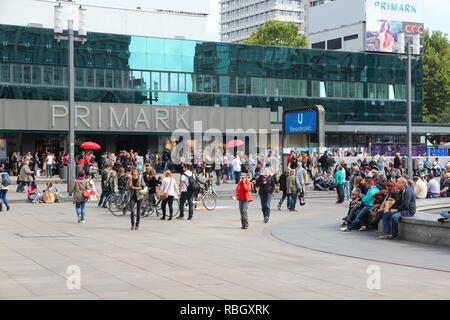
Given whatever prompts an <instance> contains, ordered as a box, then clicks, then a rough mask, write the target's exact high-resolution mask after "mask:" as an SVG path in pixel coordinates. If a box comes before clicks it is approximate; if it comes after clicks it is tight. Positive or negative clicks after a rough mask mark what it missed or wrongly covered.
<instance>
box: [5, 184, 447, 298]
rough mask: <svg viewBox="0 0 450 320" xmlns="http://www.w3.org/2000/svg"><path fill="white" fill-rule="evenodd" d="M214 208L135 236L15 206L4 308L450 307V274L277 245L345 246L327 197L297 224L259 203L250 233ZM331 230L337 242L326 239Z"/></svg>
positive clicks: (96, 217)
mask: <svg viewBox="0 0 450 320" xmlns="http://www.w3.org/2000/svg"><path fill="white" fill-rule="evenodd" d="M13 193H14V192H12V194H13ZM256 200H258V199H256ZM218 204H219V209H216V210H215V211H213V212H207V211H205V210H198V211H196V213H195V216H194V220H192V221H187V220H183V221H179V220H172V221H160V220H159V218H156V217H148V218H144V219H143V220H142V221H141V228H140V230H139V231H130V230H129V225H130V222H129V216H128V215H127V216H124V217H115V216H113V215H111V214H110V213H109V212H108V211H107V210H105V209H99V208H97V207H96V204H93V203H90V204H89V205H88V211H87V222H86V224H83V225H82V224H77V223H75V213H74V209H73V207H72V205H71V203H60V204H53V205H47V204H29V203H14V204H13V205H12V209H11V211H9V212H3V213H1V214H0V298H1V299H449V298H450V273H449V272H444V271H436V270H431V269H424V268H419V267H408V266H402V265H398V264H392V263H383V262H376V261H372V260H365V259H358V258H351V257H346V256H341V255H336V254H330V253H325V252H322V251H323V250H321V251H317V250H311V249H308V248H306V247H302V246H298V245H295V244H291V243H289V242H287V241H285V240H283V239H282V240H280V238H282V237H284V236H287V237H289V236H292V233H293V232H294V233H295V229H298V234H299V235H302V236H306V237H311V240H315V239H316V238H317V240H318V241H322V242H323V241H327V242H329V243H333V242H334V241H335V240H336V241H337V242H336V243H338V244H341V243H342V236H344V235H342V234H340V233H339V232H338V228H337V224H338V223H339V220H340V218H341V217H342V216H343V215H344V214H345V212H346V208H345V206H339V207H338V206H336V205H335V204H334V199H333V198H330V197H329V196H328V197H327V196H326V195H325V196H324V197H314V198H311V199H309V200H308V203H307V205H306V206H305V207H301V208H299V212H298V213H295V214H294V213H290V212H289V213H288V212H287V211H286V210H284V211H278V210H273V214H272V218H271V220H270V222H269V223H268V224H264V223H263V221H262V214H261V212H260V204H259V201H255V202H253V203H252V204H251V205H250V212H249V213H250V228H249V229H248V230H241V229H240V220H239V213H238V210H237V206H236V203H235V202H234V201H233V200H225V199H221V200H220V201H219V203H218ZM272 207H275V203H272ZM314 221H316V222H314ZM332 224H335V225H336V228H335V229H336V232H329V230H328V231H327V230H325V231H324V230H323V229H324V228H325V229H329V227H330V225H332ZM290 226H292V227H294V229H293V228H292V227H290ZM286 228H287V229H289V230H286V234H283V232H282V231H283V229H286ZM305 228H306V229H305ZM274 234H275V235H276V237H274ZM321 235H322V238H321ZM346 236H349V237H352V238H351V239H352V240H351V241H348V242H346V243H345V244H346V246H347V247H346V248H345V250H347V252H351V251H352V250H354V251H355V252H356V253H359V252H361V248H364V249H365V250H371V244H372V243H373V247H374V250H375V251H376V252H377V254H380V252H379V251H380V248H379V243H380V242H382V241H381V240H380V241H377V240H376V239H375V237H376V236H375V235H373V236H372V235H370V234H369V233H365V234H361V233H352V234H347V235H346ZM318 246H320V244H318ZM383 246H384V247H383V250H384V251H385V252H386V255H388V256H392V253H395V254H397V255H399V256H401V255H405V256H408V257H409V258H412V259H417V260H420V259H424V258H425V259H426V256H423V251H421V250H417V245H416V244H413V243H408V242H403V243H401V244H399V243H391V242H388V243H386V242H383ZM391 248H392V252H391V253H390V250H391ZM312 249H320V248H314V247H312ZM439 250H444V249H439ZM448 253H450V252H449V250H447V257H448ZM356 255H357V254H356ZM441 257H442V259H446V257H445V256H444V255H441ZM443 261H444V260H443ZM445 261H447V260H445ZM374 265H375V266H377V267H378V268H379V270H380V275H381V283H380V284H381V288H380V289H372V290H370V289H368V286H367V282H368V278H369V277H370V275H371V274H369V273H368V272H367V271H368V268H369V270H371V269H370V268H373V266H374ZM71 266H72V267H71ZM73 266H75V267H76V268H79V270H80V271H81V277H80V280H81V288H80V289H79V290H78V289H73V290H70V289H68V286H67V282H68V281H67V279H68V277H70V274H69V273H67V271H68V268H73ZM437 269H439V268H437ZM69 270H72V269H69ZM69 287H70V286H69Z"/></svg>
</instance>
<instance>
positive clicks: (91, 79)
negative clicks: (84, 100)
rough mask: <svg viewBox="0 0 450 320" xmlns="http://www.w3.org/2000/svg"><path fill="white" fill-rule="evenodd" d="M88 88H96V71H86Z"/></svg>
mask: <svg viewBox="0 0 450 320" xmlns="http://www.w3.org/2000/svg"><path fill="white" fill-rule="evenodd" d="M85 72H86V86H87V87H89V88H93V87H95V73H94V69H86V70H85Z"/></svg>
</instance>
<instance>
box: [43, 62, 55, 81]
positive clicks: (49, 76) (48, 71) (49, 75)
mask: <svg viewBox="0 0 450 320" xmlns="http://www.w3.org/2000/svg"><path fill="white" fill-rule="evenodd" d="M44 84H46V85H52V84H53V68H52V67H49V66H44Z"/></svg>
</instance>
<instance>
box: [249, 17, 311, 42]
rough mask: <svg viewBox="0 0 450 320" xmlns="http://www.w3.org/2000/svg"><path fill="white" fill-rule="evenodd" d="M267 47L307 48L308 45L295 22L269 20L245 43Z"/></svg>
mask: <svg viewBox="0 0 450 320" xmlns="http://www.w3.org/2000/svg"><path fill="white" fill-rule="evenodd" d="M245 43H246V44H259V45H267V46H279V47H293V48H306V47H307V46H308V43H307V41H306V37H305V36H304V35H299V27H298V25H296V24H295V23H293V22H288V23H285V22H281V21H275V20H269V21H267V22H266V23H265V24H263V25H262V26H261V27H259V29H258V30H256V31H255V32H254V33H253V34H252V35H251V37H250V38H249V39H248V40H247V41H246V42H245Z"/></svg>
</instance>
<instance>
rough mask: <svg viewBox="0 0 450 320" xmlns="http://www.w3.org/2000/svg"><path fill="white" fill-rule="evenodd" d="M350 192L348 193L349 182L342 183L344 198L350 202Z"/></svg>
mask: <svg viewBox="0 0 450 320" xmlns="http://www.w3.org/2000/svg"><path fill="white" fill-rule="evenodd" d="M350 196H351V192H350V181H345V182H344V197H345V199H347V200H350Z"/></svg>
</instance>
